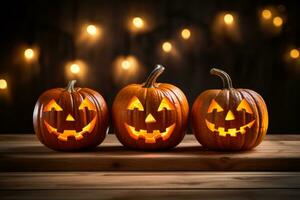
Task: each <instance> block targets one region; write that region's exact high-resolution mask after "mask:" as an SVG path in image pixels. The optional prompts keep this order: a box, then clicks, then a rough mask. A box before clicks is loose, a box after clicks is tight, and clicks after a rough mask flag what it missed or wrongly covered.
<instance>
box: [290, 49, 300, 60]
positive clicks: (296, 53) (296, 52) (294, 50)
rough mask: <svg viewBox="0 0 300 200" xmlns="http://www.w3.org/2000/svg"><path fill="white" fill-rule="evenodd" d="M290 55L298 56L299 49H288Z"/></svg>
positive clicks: (295, 57) (292, 56)
mask: <svg viewBox="0 0 300 200" xmlns="http://www.w3.org/2000/svg"><path fill="white" fill-rule="evenodd" d="M290 57H291V58H293V59H297V58H299V51H298V50H297V49H292V50H291V51H290Z"/></svg>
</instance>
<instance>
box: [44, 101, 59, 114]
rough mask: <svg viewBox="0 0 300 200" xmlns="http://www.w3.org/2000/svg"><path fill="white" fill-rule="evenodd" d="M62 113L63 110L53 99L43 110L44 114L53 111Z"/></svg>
mask: <svg viewBox="0 0 300 200" xmlns="http://www.w3.org/2000/svg"><path fill="white" fill-rule="evenodd" d="M52 109H53V110H55V111H62V110H63V109H62V108H61V107H60V106H59V105H58V104H57V102H56V101H55V100H54V99H52V100H51V101H50V102H49V103H48V104H47V105H46V106H45V107H44V109H43V112H50V111H51V110H52Z"/></svg>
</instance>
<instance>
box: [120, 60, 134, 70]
mask: <svg viewBox="0 0 300 200" xmlns="http://www.w3.org/2000/svg"><path fill="white" fill-rule="evenodd" d="M121 67H122V69H124V70H128V69H130V68H131V67H132V64H131V62H130V61H129V60H127V59H124V60H123V61H122V62H121Z"/></svg>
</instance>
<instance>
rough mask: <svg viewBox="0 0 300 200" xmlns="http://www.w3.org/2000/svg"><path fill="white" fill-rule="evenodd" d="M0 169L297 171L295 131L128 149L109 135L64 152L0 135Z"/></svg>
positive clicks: (299, 156)
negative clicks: (222, 145) (208, 145)
mask: <svg viewBox="0 0 300 200" xmlns="http://www.w3.org/2000/svg"><path fill="white" fill-rule="evenodd" d="M0 163H1V165H0V171H3V172H4V171H20V172H21V171H170V170H173V171H174V170H176V171H190V170H192V171H216V170H217V171H299V170H300V136H297V135H287V136H285V135H269V136H267V138H266V139H265V141H263V143H262V144H261V145H260V146H258V147H257V148H256V149H254V150H252V151H245V152H216V151H207V150H205V149H203V148H202V147H201V146H200V144H199V143H198V142H197V141H196V139H195V138H194V136H192V135H188V136H186V137H185V139H184V141H183V142H182V143H181V144H180V145H179V146H178V147H176V148H175V149H172V150H169V151H163V152H143V151H132V150H128V149H126V148H124V147H123V146H122V145H121V144H120V143H119V142H118V141H117V140H116V138H115V136H114V135H109V136H108V137H107V138H106V139H105V141H104V143H103V144H101V145H100V146H99V147H98V148H96V149H95V150H94V151H90V152H76V153H65V152H56V151H53V150H50V149H48V148H46V147H44V146H43V145H42V144H40V143H39V141H38V140H37V139H36V138H35V136H34V135H1V136H0Z"/></svg>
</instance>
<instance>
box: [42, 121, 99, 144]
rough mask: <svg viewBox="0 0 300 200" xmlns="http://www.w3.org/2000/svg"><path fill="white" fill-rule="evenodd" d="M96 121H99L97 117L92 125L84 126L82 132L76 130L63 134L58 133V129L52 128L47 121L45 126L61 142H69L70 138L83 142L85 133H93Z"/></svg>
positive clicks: (65, 131)
mask: <svg viewBox="0 0 300 200" xmlns="http://www.w3.org/2000/svg"><path fill="white" fill-rule="evenodd" d="M96 121H97V117H96V116H95V117H94V118H93V119H92V121H91V122H90V123H88V124H87V125H86V126H84V127H83V128H82V130H81V131H79V132H77V131H75V130H64V131H63V132H58V131H57V128H54V127H53V126H51V125H50V124H49V123H47V122H46V120H44V124H45V126H46V128H47V130H48V131H49V133H52V134H54V135H56V136H57V139H59V140H61V141H68V138H69V137H74V138H75V139H76V140H81V139H83V137H84V136H83V135H84V134H85V133H87V134H88V133H91V132H92V131H93V130H94V128H95V125H96Z"/></svg>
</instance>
